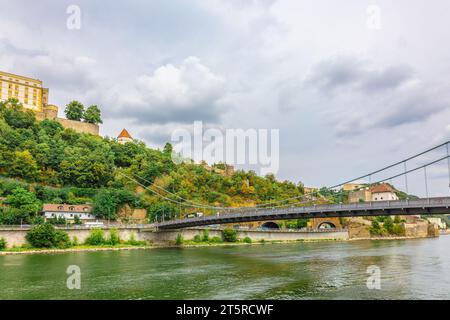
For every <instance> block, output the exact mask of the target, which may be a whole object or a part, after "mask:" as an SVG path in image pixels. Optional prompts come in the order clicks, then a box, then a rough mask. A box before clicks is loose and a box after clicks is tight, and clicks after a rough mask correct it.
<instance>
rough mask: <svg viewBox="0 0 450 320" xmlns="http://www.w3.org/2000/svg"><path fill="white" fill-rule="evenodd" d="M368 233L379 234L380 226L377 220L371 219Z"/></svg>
mask: <svg viewBox="0 0 450 320" xmlns="http://www.w3.org/2000/svg"><path fill="white" fill-rule="evenodd" d="M370 234H372V235H380V234H381V227H380V224H379V222H378V221H377V220H373V221H372V226H371V227H370Z"/></svg>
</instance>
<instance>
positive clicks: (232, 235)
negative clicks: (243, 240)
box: [222, 228, 237, 242]
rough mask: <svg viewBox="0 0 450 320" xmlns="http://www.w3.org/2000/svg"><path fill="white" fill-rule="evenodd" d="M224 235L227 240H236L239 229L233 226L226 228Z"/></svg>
mask: <svg viewBox="0 0 450 320" xmlns="http://www.w3.org/2000/svg"><path fill="white" fill-rule="evenodd" d="M222 237H223V240H224V241H225V242H236V241H237V231H236V230H234V229H231V228H226V229H224V230H223V231H222Z"/></svg>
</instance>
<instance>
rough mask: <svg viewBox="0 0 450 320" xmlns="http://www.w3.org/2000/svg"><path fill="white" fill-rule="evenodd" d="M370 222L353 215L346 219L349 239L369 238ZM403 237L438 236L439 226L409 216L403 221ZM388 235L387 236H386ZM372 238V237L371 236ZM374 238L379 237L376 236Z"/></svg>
mask: <svg viewBox="0 0 450 320" xmlns="http://www.w3.org/2000/svg"><path fill="white" fill-rule="evenodd" d="M371 225H372V222H371V221H370V220H367V219H364V218H363V217H355V218H350V219H348V220H347V228H348V233H349V238H350V239H362V238H364V239H367V238H371V235H370V227H371ZM404 227H405V237H410V238H426V237H439V234H440V233H439V227H438V226H437V225H436V224H430V223H428V221H426V220H423V219H419V218H417V217H415V218H414V219H413V218H409V219H408V222H406V223H404ZM387 237H389V236H387ZM372 238H373V237H372ZM376 238H379V236H377V237H376Z"/></svg>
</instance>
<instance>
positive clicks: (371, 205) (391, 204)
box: [158, 197, 450, 226]
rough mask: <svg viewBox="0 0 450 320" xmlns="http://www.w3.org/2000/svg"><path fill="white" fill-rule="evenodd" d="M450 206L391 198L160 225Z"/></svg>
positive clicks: (440, 201)
mask: <svg viewBox="0 0 450 320" xmlns="http://www.w3.org/2000/svg"><path fill="white" fill-rule="evenodd" d="M429 206H436V207H447V208H448V207H449V206H450V198H449V197H438V198H426V199H407V200H389V201H371V202H357V203H349V204H323V205H314V206H302V207H287V208H282V209H272V208H269V209H255V210H254V211H248V210H245V211H241V212H240V211H238V212H233V213H220V214H219V215H210V216H203V217H195V218H187V219H178V220H171V221H166V222H161V223H158V226H168V225H177V224H185V223H199V222H201V223H202V224H204V223H210V224H214V221H219V220H221V219H226V220H233V219H238V218H240V217H243V216H245V217H261V218H263V217H264V216H273V215H285V214H289V213H305V214H306V213H311V212H320V213H326V212H339V211H355V210H377V209H379V210H386V209H389V208H405V209H407V208H418V207H423V208H426V207H429Z"/></svg>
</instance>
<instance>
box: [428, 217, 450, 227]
mask: <svg viewBox="0 0 450 320" xmlns="http://www.w3.org/2000/svg"><path fill="white" fill-rule="evenodd" d="M426 219H427V220H428V221H429V222H430V223H433V224H437V225H438V227H439V229H447V224H446V223H445V222H443V221H442V219H441V218H428V217H427V218H426Z"/></svg>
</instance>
